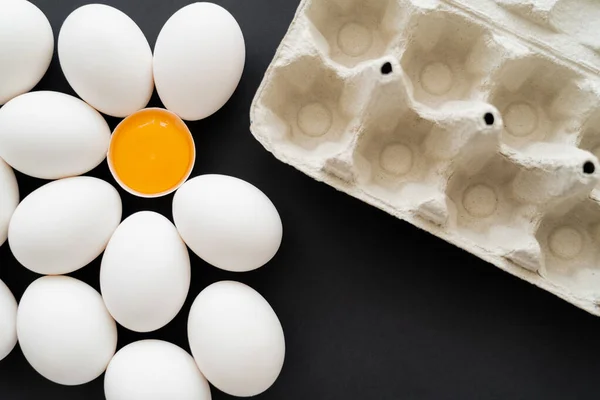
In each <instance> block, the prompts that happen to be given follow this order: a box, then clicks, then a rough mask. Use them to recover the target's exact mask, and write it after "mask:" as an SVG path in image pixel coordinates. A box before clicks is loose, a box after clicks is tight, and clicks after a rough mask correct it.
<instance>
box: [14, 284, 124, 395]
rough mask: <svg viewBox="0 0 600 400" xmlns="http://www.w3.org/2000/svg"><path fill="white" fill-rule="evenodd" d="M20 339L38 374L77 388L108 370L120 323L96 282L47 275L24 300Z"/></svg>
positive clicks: (26, 293)
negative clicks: (107, 307) (93, 284)
mask: <svg viewBox="0 0 600 400" xmlns="http://www.w3.org/2000/svg"><path fill="white" fill-rule="evenodd" d="M17 337H18V338H19V344H20V345H21V350H23V354H24V355H25V358H26V359H27V361H28V362H29V364H31V366H32V367H33V368H34V369H35V370H36V371H37V372H39V373H40V374H41V375H42V376H44V377H45V378H46V379H49V380H51V381H53V382H56V383H59V384H62V385H69V386H72V385H80V384H83V383H87V382H90V381H92V380H94V379H96V378H97V377H98V376H100V375H101V374H102V373H103V372H104V370H105V369H106V367H107V365H108V363H109V361H110V359H111V358H112V356H113V355H114V354H115V350H116V348H117V325H116V323H115V321H114V320H113V319H112V318H111V316H110V314H109V313H108V310H107V309H106V307H105V306H104V302H103V301H102V297H100V294H99V293H98V292H97V291H95V290H94V289H93V288H92V287H91V286H89V285H88V284H86V283H84V282H82V281H79V280H77V279H74V278H71V277H67V276H44V277H41V278H39V279H37V280H36V281H34V282H33V283H32V284H31V285H29V287H28V288H27V290H25V293H24V294H23V297H22V298H21V301H20V302H19V308H18V311H17Z"/></svg>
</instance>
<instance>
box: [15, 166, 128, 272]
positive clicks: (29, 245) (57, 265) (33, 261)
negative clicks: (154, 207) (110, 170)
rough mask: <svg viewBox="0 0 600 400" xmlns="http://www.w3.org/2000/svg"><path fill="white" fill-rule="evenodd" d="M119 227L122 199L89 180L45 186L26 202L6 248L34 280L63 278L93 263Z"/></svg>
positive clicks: (18, 211) (104, 184)
mask: <svg viewBox="0 0 600 400" xmlns="http://www.w3.org/2000/svg"><path fill="white" fill-rule="evenodd" d="M120 221H121V198H120V196H119V193H118V192H117V191H116V190H115V188H114V187H112V186H111V185H110V184H109V183H107V182H105V181H103V180H100V179H96V178H91V177H85V176H80V177H75V178H67V179H61V180H58V181H54V182H50V183H48V184H46V185H44V186H42V187H41V188H39V189H37V190H35V191H34V192H33V193H31V194H30V195H29V196H27V197H25V199H23V201H22V202H21V204H19V205H18V206H17V209H16V210H15V212H14V214H13V217H12V219H11V221H10V225H9V226H8V244H9V246H10V249H11V250H12V253H13V255H14V256H15V258H16V259H17V261H19V262H20V263H21V264H22V265H23V266H25V267H26V268H28V269H30V270H32V271H34V272H37V273H38V274H48V275H55V274H67V273H70V272H73V271H75V270H77V269H79V268H81V267H84V266H85V265H87V264H88V263H90V262H91V261H93V260H94V258H96V257H98V256H99V255H100V253H102V251H104V248H105V247H106V244H107V243H108V240H109V239H110V237H111V235H112V234H113V232H114V231H115V229H117V226H118V225H119V222H120Z"/></svg>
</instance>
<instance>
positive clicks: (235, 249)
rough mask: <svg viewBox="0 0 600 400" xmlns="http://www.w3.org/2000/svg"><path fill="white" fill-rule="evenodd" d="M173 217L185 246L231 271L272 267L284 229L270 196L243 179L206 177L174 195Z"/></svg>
mask: <svg viewBox="0 0 600 400" xmlns="http://www.w3.org/2000/svg"><path fill="white" fill-rule="evenodd" d="M173 219H174V220H175V226H177V229H178V230H179V234H180V235H181V237H182V238H183V240H184V241H185V242H186V244H187V245H188V246H189V247H190V248H191V249H192V251H193V252H194V253H196V254H197V255H198V256H199V257H200V258H202V259H203V260H204V261H206V262H208V263H209V264H211V265H214V266H215V267H218V268H221V269H224V270H227V271H235V272H242V271H250V270H253V269H256V268H259V267H261V266H262V265H264V264H265V263H267V262H268V261H269V260H270V259H271V258H273V256H274V255H275V253H277V250H278V249H279V246H280V244H281V239H282V235H283V227H282V225H281V218H280V217H279V213H278V212H277V209H276V208H275V206H274V205H273V203H272V202H271V200H269V198H268V197H267V196H265V194H264V193H263V192H261V191H260V190H259V189H257V188H256V187H254V186H253V185H251V184H249V183H248V182H245V181H243V180H241V179H237V178H233V177H230V176H225V175H202V176H198V177H196V178H193V179H190V180H189V181H187V182H186V183H185V184H183V186H181V188H179V190H178V191H177V192H176V193H175V197H174V199H173Z"/></svg>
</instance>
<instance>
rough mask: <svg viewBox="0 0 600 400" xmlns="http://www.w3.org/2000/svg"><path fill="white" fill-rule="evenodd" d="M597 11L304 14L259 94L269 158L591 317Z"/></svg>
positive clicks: (599, 221)
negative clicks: (367, 204) (348, 195)
mask: <svg viewBox="0 0 600 400" xmlns="http://www.w3.org/2000/svg"><path fill="white" fill-rule="evenodd" d="M594 21H596V22H597V21H600V2H597V1H596V0H525V1H517V0H496V1H493V0H445V1H435V0H304V1H303V2H302V3H301V4H300V7H299V9H298V11H297V14H296V17H295V19H294V21H293V23H292V25H291V26H290V29H289V31H288V33H287V34H286V36H285V38H284V40H283V42H282V44H281V46H280V47H279V49H278V51H277V54H276V56H275V59H274V60H273V62H272V64H271V66H270V67H269V69H268V71H267V73H266V75H265V79H264V80H263V82H262V85H261V87H260V89H259V91H258V93H257V95H256V98H255V100H254V103H253V106H252V110H251V114H252V115H251V120H252V126H251V130H252V133H253V134H254V136H255V137H256V138H257V140H258V141H260V143H262V145H263V146H264V147H265V148H266V149H267V150H269V151H270V152H272V153H273V154H274V155H275V156H276V157H277V158H278V159H279V160H281V161H283V162H285V163H288V164H290V165H292V166H294V167H295V168H297V169H299V170H300V171H303V172H304V173H306V174H307V175H309V176H311V177H313V178H314V179H316V180H318V181H322V182H325V183H327V184H329V185H331V186H333V187H334V188H336V189H338V190H340V191H343V192H346V193H348V194H350V195H352V196H354V197H356V198H359V199H361V200H363V201H364V202H366V203H369V204H371V205H373V206H375V207H378V208H380V209H382V210H384V211H386V212H388V213H390V214H392V215H394V216H396V217H398V218H401V219H403V220H406V221H408V222H410V223H411V224H413V225H415V226H417V227H419V228H421V229H424V230H426V231H428V232H430V233H432V234H434V235H436V236H438V237H440V238H443V239H445V240H447V241H448V242H450V243H453V244H455V245H456V246H459V247H461V248H463V249H465V250H467V251H469V252H471V253H473V254H475V255H477V256H479V257H481V258H482V259H484V260H486V261H488V262H490V263H492V264H494V265H496V266H497V267H499V268H501V269H503V270H505V271H507V272H510V273H511V274H513V275H516V276H518V277H520V278H522V279H524V280H526V281H529V282H531V283H533V284H535V285H537V286H539V287H541V288H543V289H546V290H547V291H549V292H552V293H554V294H556V295H557V296H560V297H561V298H563V299H565V300H567V301H569V302H571V303H572V304H574V305H576V306H578V307H581V308H583V309H585V310H587V311H589V312H590V313H593V314H595V315H600V190H599V189H600V184H599V183H598V182H599V181H600V163H599V162H598V158H597V157H596V156H595V154H596V155H599V156H600V35H594V32H596V29H597V27H596V26H595V24H594Z"/></svg>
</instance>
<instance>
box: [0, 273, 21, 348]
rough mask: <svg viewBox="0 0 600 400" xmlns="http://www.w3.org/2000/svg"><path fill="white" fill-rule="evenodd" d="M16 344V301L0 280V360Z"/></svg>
mask: <svg viewBox="0 0 600 400" xmlns="http://www.w3.org/2000/svg"><path fill="white" fill-rule="evenodd" d="M16 344H17V301H16V300H15V296H13V294H12V292H11V291H10V289H9V288H8V286H6V285H5V284H4V282H2V281H1V280H0V360H2V359H3V358H4V357H6V356H7V355H9V354H10V352H11V351H12V349H13V348H14V347H15V345H16Z"/></svg>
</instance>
